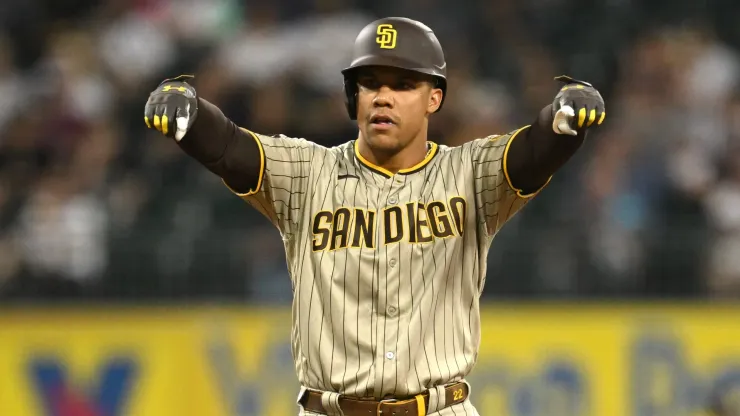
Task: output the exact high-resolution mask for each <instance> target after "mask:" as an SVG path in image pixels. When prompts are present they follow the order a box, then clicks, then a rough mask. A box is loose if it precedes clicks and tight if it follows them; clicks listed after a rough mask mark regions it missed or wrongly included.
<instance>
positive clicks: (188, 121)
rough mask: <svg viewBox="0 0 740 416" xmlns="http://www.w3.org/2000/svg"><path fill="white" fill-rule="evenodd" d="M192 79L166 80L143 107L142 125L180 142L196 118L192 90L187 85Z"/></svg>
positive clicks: (181, 76) (194, 98) (195, 103)
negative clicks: (144, 124)
mask: <svg viewBox="0 0 740 416" xmlns="http://www.w3.org/2000/svg"><path fill="white" fill-rule="evenodd" d="M193 78H194V77H193V76H192V75H180V76H179V77H176V78H169V79H166V80H164V81H162V82H161V83H160V84H159V86H158V87H157V89H155V90H154V91H152V93H151V94H149V99H148V100H147V102H146V106H145V107H144V123H146V126H147V127H148V128H150V129H151V128H154V129H157V131H159V132H161V133H162V134H164V135H165V136H167V137H170V138H173V139H175V140H177V141H178V142H179V141H180V140H182V138H183V137H184V136H185V134H186V133H187V132H188V130H189V129H190V126H192V125H193V122H194V121H195V117H196V115H197V114H198V98H197V95H196V93H195V88H193V86H192V85H190V84H188V83H187V81H188V80H190V79H193Z"/></svg>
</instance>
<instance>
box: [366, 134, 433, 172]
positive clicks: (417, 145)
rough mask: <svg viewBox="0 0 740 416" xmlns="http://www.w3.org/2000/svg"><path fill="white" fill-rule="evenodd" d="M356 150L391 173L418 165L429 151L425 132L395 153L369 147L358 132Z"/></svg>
mask: <svg viewBox="0 0 740 416" xmlns="http://www.w3.org/2000/svg"><path fill="white" fill-rule="evenodd" d="M357 150H358V151H359V152H360V155H362V157H363V158H364V159H365V160H367V161H368V162H370V163H372V164H373V165H375V166H379V167H381V168H383V169H385V170H387V171H389V172H391V173H393V174H396V173H398V171H399V170H403V169H408V168H411V167H413V166H416V165H418V164H419V163H421V162H422V161H423V160H424V158H426V156H427V153H428V152H429V148H428V146H427V140H426V134H424V135H420V136H419V137H417V138H415V139H414V140H413V141H412V142H411V143H409V144H408V146H406V147H405V148H403V149H401V150H400V151H398V152H395V153H388V152H383V151H382V150H378V149H373V148H371V147H370V145H368V143H367V141H365V140H364V139H363V138H362V134H360V138H359V140H358V143H357Z"/></svg>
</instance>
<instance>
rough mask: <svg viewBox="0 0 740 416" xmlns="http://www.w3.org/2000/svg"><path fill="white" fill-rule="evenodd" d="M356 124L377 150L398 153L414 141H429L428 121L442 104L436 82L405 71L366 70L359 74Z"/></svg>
mask: <svg viewBox="0 0 740 416" xmlns="http://www.w3.org/2000/svg"><path fill="white" fill-rule="evenodd" d="M357 83H358V87H359V90H358V96H357V123H358V125H359V128H360V131H361V133H362V136H363V138H364V139H365V140H366V141H367V142H368V144H369V145H370V146H371V147H373V148H375V149H378V150H384V151H388V152H397V151H399V150H401V149H403V148H405V147H406V145H408V144H409V143H411V142H412V141H413V140H414V139H417V138H421V139H423V140H426V126H427V117H428V116H429V115H430V114H432V113H434V112H435V111H436V110H437V108H439V105H440V103H441V100H442V90H441V89H439V88H433V84H432V83H433V78H431V77H428V76H425V75H423V74H418V73H416V72H412V71H406V70H403V69H396V68H387V67H370V68H363V69H362V70H360V71H359V72H358V76H357Z"/></svg>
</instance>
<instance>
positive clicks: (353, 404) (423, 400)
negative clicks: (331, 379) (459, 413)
mask: <svg viewBox="0 0 740 416" xmlns="http://www.w3.org/2000/svg"><path fill="white" fill-rule="evenodd" d="M467 398H468V385H467V384H465V383H455V384H451V385H449V386H447V387H445V406H444V407H449V406H452V405H453V404H457V403H460V402H463V401H465V399H467ZM300 402H301V405H302V406H303V408H304V409H305V410H308V411H309V412H313V413H320V414H324V415H325V414H327V410H326V409H325V408H324V406H323V405H322V404H321V393H319V392H315V391H312V390H308V391H307V392H306V394H304V395H303V397H301V400H300ZM339 407H340V408H341V409H342V413H344V415H345V416H401V415H403V416H423V415H426V414H427V410H429V393H428V392H424V393H421V394H419V395H417V396H412V397H410V398H404V399H400V400H399V399H395V400H394V401H388V400H387V399H386V400H382V401H381V400H372V399H356V398H350V397H345V396H340V397H339ZM421 407H423V409H420V408H421ZM441 409H442V408H440V409H438V410H441Z"/></svg>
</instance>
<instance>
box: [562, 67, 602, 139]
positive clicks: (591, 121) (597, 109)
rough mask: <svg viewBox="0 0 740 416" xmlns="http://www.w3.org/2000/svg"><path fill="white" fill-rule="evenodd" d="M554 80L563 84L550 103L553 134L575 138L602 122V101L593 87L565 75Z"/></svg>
mask: <svg viewBox="0 0 740 416" xmlns="http://www.w3.org/2000/svg"><path fill="white" fill-rule="evenodd" d="M555 80H556V81H561V82H564V83H565V86H564V87H563V88H561V89H560V91H559V92H558V94H557V95H556V96H555V100H554V101H553V103H552V112H553V122H552V129H553V130H554V131H555V133H557V134H569V135H571V136H575V135H577V134H578V133H579V132H581V131H585V130H586V129H588V128H590V127H596V126H599V125H601V123H603V122H604V118H606V109H605V107H604V99H603V98H601V94H599V91H598V90H596V88H594V87H593V85H591V84H589V83H588V82H585V81H579V80H577V79H573V78H571V77H569V76H566V75H561V76H559V77H555Z"/></svg>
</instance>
